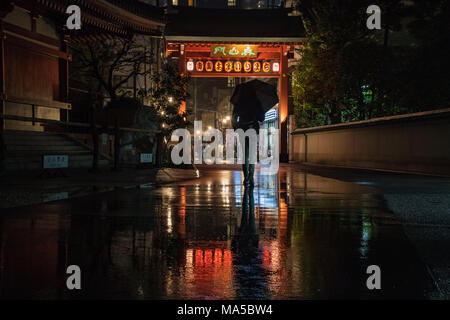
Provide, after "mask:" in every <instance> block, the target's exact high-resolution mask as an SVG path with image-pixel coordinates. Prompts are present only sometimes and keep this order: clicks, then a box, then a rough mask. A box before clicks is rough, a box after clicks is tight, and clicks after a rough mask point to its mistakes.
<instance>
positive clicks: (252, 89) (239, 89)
mask: <svg viewBox="0 0 450 320" xmlns="http://www.w3.org/2000/svg"><path fill="white" fill-rule="evenodd" d="M230 101H231V103H232V104H233V105H234V113H235V114H236V115H239V116H240V117H241V118H242V119H243V121H252V120H258V121H264V114H265V113H266V112H267V111H269V109H270V108H272V107H273V106H274V105H276V104H277V103H278V101H279V100H278V95H277V89H276V88H275V87H274V86H273V85H271V84H269V83H266V82H263V81H260V80H252V81H249V82H245V83H242V84H239V85H237V86H236V88H235V89H234V92H233V96H232V97H231V100H230Z"/></svg>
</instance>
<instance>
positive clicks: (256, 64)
mask: <svg viewBox="0 0 450 320" xmlns="http://www.w3.org/2000/svg"><path fill="white" fill-rule="evenodd" d="M260 71H261V62H259V61H255V62H253V72H260Z"/></svg>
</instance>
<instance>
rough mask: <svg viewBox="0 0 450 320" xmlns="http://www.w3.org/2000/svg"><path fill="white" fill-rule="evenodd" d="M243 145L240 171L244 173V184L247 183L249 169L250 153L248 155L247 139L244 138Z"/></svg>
mask: <svg viewBox="0 0 450 320" xmlns="http://www.w3.org/2000/svg"><path fill="white" fill-rule="evenodd" d="M244 143H245V146H244V164H243V165H242V172H243V173H244V185H245V186H246V185H247V184H248V183H249V171H250V163H249V162H250V155H249V145H248V139H247V138H246V139H245V142H244Z"/></svg>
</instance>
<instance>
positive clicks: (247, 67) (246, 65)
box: [244, 61, 252, 72]
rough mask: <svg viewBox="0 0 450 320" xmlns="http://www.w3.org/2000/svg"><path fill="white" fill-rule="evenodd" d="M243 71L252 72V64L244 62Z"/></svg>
mask: <svg viewBox="0 0 450 320" xmlns="http://www.w3.org/2000/svg"><path fill="white" fill-rule="evenodd" d="M244 71H245V72H250V71H252V63H251V62H250V61H245V62H244Z"/></svg>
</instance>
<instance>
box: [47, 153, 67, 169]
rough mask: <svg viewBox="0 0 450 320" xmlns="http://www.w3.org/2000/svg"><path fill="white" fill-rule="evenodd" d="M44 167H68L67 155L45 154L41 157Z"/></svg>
mask: <svg viewBox="0 0 450 320" xmlns="http://www.w3.org/2000/svg"><path fill="white" fill-rule="evenodd" d="M43 167H44V169H60V168H68V167H69V156H68V155H45V156H44V159H43Z"/></svg>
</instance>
